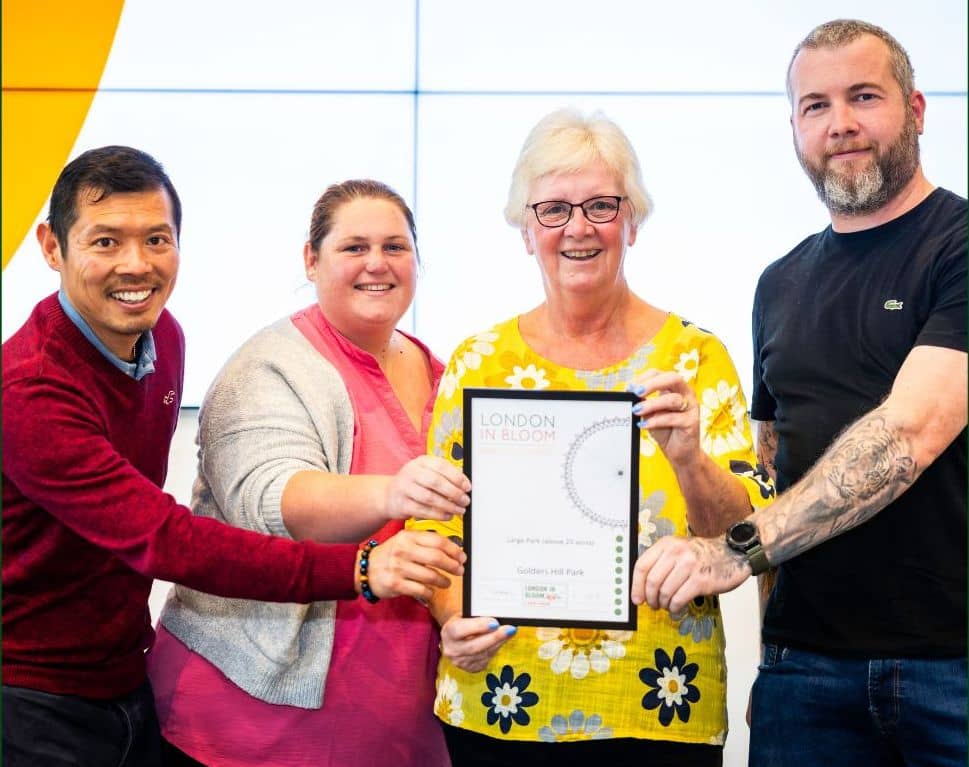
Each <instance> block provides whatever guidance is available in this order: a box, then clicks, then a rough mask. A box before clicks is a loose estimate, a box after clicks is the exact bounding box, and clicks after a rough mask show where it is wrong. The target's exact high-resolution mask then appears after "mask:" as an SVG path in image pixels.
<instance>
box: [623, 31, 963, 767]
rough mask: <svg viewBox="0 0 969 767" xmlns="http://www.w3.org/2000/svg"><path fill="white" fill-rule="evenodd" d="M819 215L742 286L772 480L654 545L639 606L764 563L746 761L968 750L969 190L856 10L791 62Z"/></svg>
mask: <svg viewBox="0 0 969 767" xmlns="http://www.w3.org/2000/svg"><path fill="white" fill-rule="evenodd" d="M787 83H788V95H789V97H790V100H791V105H792V113H791V126H792V128H793V133H794V145H795V149H796V152H797V156H798V159H799V160H800V163H801V166H802V167H803V168H804V170H805V172H806V173H807V175H808V177H809V178H810V179H811V181H812V182H813V183H814V185H815V187H816V189H817V192H818V196H819V197H820V198H821V201H822V202H823V203H824V204H825V206H826V207H827V209H828V211H829V213H830V216H831V226H829V227H828V228H827V229H825V230H824V231H822V232H820V233H818V234H815V235H812V236H811V237H808V238H807V239H806V240H804V241H803V242H802V243H800V244H799V245H798V246H797V247H796V248H794V250H792V251H791V252H790V253H789V254H788V255H786V256H785V257H784V258H782V259H780V260H779V261H777V262H775V263H774V264H772V265H771V266H769V267H768V268H767V269H766V270H765V271H764V273H763V275H762V276H761V278H760V281H759V283H758V286H757V292H756V295H755V299H754V310H753V337H754V392H753V397H752V400H751V417H752V418H753V419H754V420H755V421H757V422H758V454H759V457H760V459H761V461H762V463H763V464H764V466H765V467H767V469H768V471H769V472H770V473H771V474H772V475H773V477H774V479H775V481H776V484H777V489H778V491H780V493H781V495H780V497H779V498H778V500H777V501H776V502H775V503H774V504H773V505H772V506H770V507H768V508H766V509H763V510H761V511H759V512H757V513H755V514H752V515H751V516H750V517H748V518H747V519H746V520H743V521H742V522H740V523H737V524H736V525H734V526H733V527H731V529H730V530H728V531H727V534H726V536H725V537H724V538H721V539H703V538H691V539H675V538H672V537H670V538H666V539H662V540H660V541H659V542H658V543H657V544H656V545H654V546H653V547H651V548H650V549H648V550H647V551H646V553H644V555H643V556H642V557H641V558H640V561H639V562H638V563H637V566H636V574H635V577H634V581H633V601H635V602H642V601H646V602H648V603H649V604H650V605H651V606H653V607H664V608H668V609H670V610H677V609H680V608H681V607H682V606H683V605H685V604H687V603H688V602H689V601H690V600H691V599H692V598H693V597H695V596H698V595H704V594H712V593H722V592H724V591H729V590H731V589H733V588H736V587H737V586H738V585H739V584H740V583H742V582H743V581H744V580H746V578H747V577H749V576H750V575H751V574H754V575H757V574H760V573H762V572H764V571H766V570H767V568H768V566H773V567H776V568H777V580H776V584H775V586H774V589H773V592H772V593H771V595H770V598H769V600H768V603H767V606H766V612H765V615H764V627H763V640H764V658H763V663H762V664H761V667H760V673H759V675H758V678H757V681H756V682H755V684H754V689H753V693H752V706H751V746H750V765H752V766H753V767H763V766H767V765H770V766H773V765H798V766H799V767H803V766H804V765H824V766H825V767H836V766H837V765H851V766H852V767H854V766H855V765H865V766H866V767H880V766H881V765H886V767H887V765H893V766H894V765H914V764H919V765H965V764H966V730H967V720H966V676H967V669H966V620H967V615H966V606H967V598H966V481H967V475H966V444H967V439H966V421H967V406H966V379H967V364H966V359H967V355H966V322H967V320H966V273H967V270H966V264H967V226H966V224H967V212H969V208H967V201H966V200H965V199H964V198H962V197H959V196H957V195H955V194H953V193H952V192H949V191H946V190H944V189H939V188H936V187H934V186H933V185H932V184H931V183H929V181H928V180H927V179H926V178H925V175H924V174H923V172H922V167H921V163H920V159H919V143H918V137H919V134H921V133H922V131H923V127H924V117H925V97H924V95H923V94H922V93H920V92H919V91H917V90H916V89H915V85H914V78H913V74H912V66H911V62H910V61H909V58H908V55H907V54H906V53H905V50H904V49H903V48H902V47H901V45H899V43H898V42H897V41H896V40H895V39H894V38H893V37H892V36H891V35H889V34H888V33H887V32H885V31H884V30H882V29H880V28H879V27H875V26H873V25H870V24H866V23H864V22H859V21H845V20H839V21H833V22H829V23H827V24H822V25H821V26H819V27H817V28H816V29H814V30H813V31H812V32H811V33H810V34H809V35H808V37H807V38H805V39H804V40H803V41H802V42H801V43H800V45H798V47H797V49H796V50H795V53H794V57H793V59H792V60H791V65H790V67H789V69H788V80H787Z"/></svg>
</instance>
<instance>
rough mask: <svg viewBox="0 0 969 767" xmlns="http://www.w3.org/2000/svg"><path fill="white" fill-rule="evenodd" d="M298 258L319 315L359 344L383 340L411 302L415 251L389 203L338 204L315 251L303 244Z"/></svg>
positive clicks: (405, 227)
mask: <svg viewBox="0 0 969 767" xmlns="http://www.w3.org/2000/svg"><path fill="white" fill-rule="evenodd" d="M303 257H304V262H305V265H306V276H307V277H308V278H309V279H310V280H311V281H312V282H315V283H316V294H317V296H318V298H319V302H320V308H321V309H322V310H323V314H324V315H325V316H326V318H327V320H328V321H329V322H330V323H331V324H332V325H333V326H334V327H335V328H336V329H337V330H338V331H340V333H342V334H343V335H345V336H346V337H347V338H349V339H351V340H352V341H354V342H355V343H357V344H358V345H359V346H362V347H367V346H369V345H370V343H371V340H373V339H379V337H382V336H383V337H389V335H390V334H391V333H392V332H393V330H394V327H396V325H397V322H398V321H399V320H400V318H401V317H402V316H403V314H404V312H406V311H407V308H408V307H409V306H410V303H411V301H412V300H413V298H414V291H415V288H416V281H417V249H416V247H415V245H414V238H413V236H412V235H411V231H410V227H409V226H408V224H407V219H406V218H405V217H404V214H403V213H402V212H401V210H400V208H399V207H398V206H397V205H396V204H395V203H393V202H391V201H389V200H385V199H379V198H373V197H358V198H355V199H352V200H350V201H349V202H346V203H343V204H342V205H340V207H339V208H338V209H337V211H336V213H335V215H334V217H333V225H332V227H331V228H330V230H329V231H328V232H327V234H326V236H325V237H324V238H323V239H322V241H321V242H320V247H319V251H318V252H317V251H315V250H313V248H312V246H311V244H310V243H307V244H306V246H305V247H304V250H303Z"/></svg>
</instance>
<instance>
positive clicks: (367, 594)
mask: <svg viewBox="0 0 969 767" xmlns="http://www.w3.org/2000/svg"><path fill="white" fill-rule="evenodd" d="M377 543H378V541H377V539H376V538H371V539H370V540H369V541H367V542H366V543H365V544H364V545H363V546H362V547H361V549H360V596H362V597H363V598H364V599H366V600H367V601H368V602H369V603H370V604H372V605H373V604H376V603H377V602H379V601H380V597H378V596H377V595H376V594H374V593H373V591H372V590H371V589H370V577H369V576H368V575H367V570H368V568H369V565H370V552H371V551H373V550H374V549H375V548H377Z"/></svg>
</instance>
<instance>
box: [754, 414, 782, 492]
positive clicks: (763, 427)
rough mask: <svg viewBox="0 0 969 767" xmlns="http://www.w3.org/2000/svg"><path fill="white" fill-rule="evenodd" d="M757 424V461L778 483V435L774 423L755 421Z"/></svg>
mask: <svg viewBox="0 0 969 767" xmlns="http://www.w3.org/2000/svg"><path fill="white" fill-rule="evenodd" d="M755 423H756V424H757V461H758V463H760V465H761V466H763V467H764V468H765V469H766V470H767V473H768V474H769V475H770V478H771V480H773V481H774V482H777V466H776V465H775V464H774V459H775V458H776V457H777V433H776V432H775V431H774V422H773V421H755Z"/></svg>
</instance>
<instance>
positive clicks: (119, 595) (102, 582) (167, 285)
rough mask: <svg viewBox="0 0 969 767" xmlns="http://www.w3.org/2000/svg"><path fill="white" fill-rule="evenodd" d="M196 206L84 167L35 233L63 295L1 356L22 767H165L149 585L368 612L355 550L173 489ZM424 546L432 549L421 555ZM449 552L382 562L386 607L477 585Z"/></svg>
mask: <svg viewBox="0 0 969 767" xmlns="http://www.w3.org/2000/svg"><path fill="white" fill-rule="evenodd" d="M180 225H181V205H180V202H179V199H178V195H177V193H176V192H175V188H174V187H173V185H172V183H171V181H170V180H169V178H168V176H167V175H166V174H165V172H164V170H163V169H162V167H161V166H160V165H159V164H158V163H157V162H156V161H155V160H154V159H153V158H151V157H150V156H148V155H146V154H145V153H143V152H140V151H138V150H135V149H130V148H128V147H119V146H112V147H104V148H101V149H95V150H92V151H89V152H86V153H84V154H82V155H81V156H80V157H78V158H77V159H76V160H74V161H73V162H71V163H70V164H69V165H68V166H67V167H66V168H65V169H64V170H63V172H62V173H61V175H60V177H59V178H58V180H57V183H56V185H55V187H54V190H53V192H52V195H51V203H50V215H49V217H48V220H47V222H45V223H42V224H40V225H39V226H38V228H37V239H38V241H39V242H40V246H41V250H42V251H43V255H44V258H45V260H46V261H47V263H48V265H49V266H50V267H51V268H52V269H53V270H55V271H57V272H59V273H60V282H61V286H60V291H59V292H58V293H56V294H54V295H51V296H48V297H47V298H45V299H44V300H43V301H41V302H40V303H39V304H37V306H36V307H35V308H34V310H33V313H32V314H31V316H30V318H29V319H28V320H27V322H26V323H25V324H24V325H23V327H21V328H20V329H19V330H18V331H17V332H16V333H15V334H14V335H13V336H11V338H10V339H9V340H8V341H7V342H6V343H4V344H3V568H2V570H3V746H4V759H5V761H6V763H7V765H8V767H15V766H17V765H31V766H32V767H37V765H87V766H88V767H91V766H92V765H93V766H98V765H112V767H114V766H116V765H139V766H140V765H157V764H160V756H159V748H160V747H159V733H158V724H157V720H156V718H155V713H154V702H153V700H152V694H151V688H150V686H149V684H148V682H147V680H146V677H145V661H144V655H145V652H146V651H147V650H148V649H149V648H150V647H151V644H152V641H153V638H154V632H153V630H152V627H151V624H150V620H149V612H148V595H149V592H150V590H151V585H152V579H153V578H162V579H164V580H169V581H174V582H177V583H183V584H185V585H187V586H191V587H192V588H196V589H199V590H202V591H207V592H210V593H213V594H217V595H220V596H226V597H238V598H248V599H261V600H267V601H278V602H311V601H315V600H323V599H352V598H354V597H355V596H356V595H357V594H358V593H359V592H360V582H359V567H358V564H357V563H358V552H357V546H356V545H354V544H328V545H321V544H316V543H311V542H295V541H291V540H287V539H284V538H276V537H272V536H267V535H259V534H257V533H252V532H248V531H244V530H241V529H237V528H234V527H229V526H227V525H223V524H221V523H220V522H217V521H215V520H212V519H208V518H202V517H195V516H192V514H191V512H190V510H189V509H187V508H185V507H183V506H180V505H178V504H177V503H176V502H175V500H174V499H173V498H172V497H171V496H170V495H167V494H165V493H164V492H163V491H162V489H161V488H162V486H163V484H164V482H165V475H166V472H167V468H168V450H169V446H170V443H171V438H172V434H173V432H174V430H175V425H176V422H177V419H178V410H179V403H180V401H181V394H182V373H183V364H184V338H183V336H182V331H181V328H180V327H179V325H178V323H177V322H176V321H175V320H174V318H173V317H172V316H171V315H170V314H169V313H168V312H167V311H166V310H165V308H164V307H165V302H166V301H167V300H168V297H169V295H170V294H171V292H172V288H173V287H174V284H175V277H176V274H177V272H178V261H179V254H178V237H179V230H180ZM418 536H419V537H418ZM463 559H464V555H463V554H462V553H461V551H460V549H458V547H456V546H455V545H454V544H453V543H451V542H450V541H448V540H447V539H445V538H443V537H442V536H438V535H435V534H433V533H429V534H414V533H406V534H400V535H399V536H397V537H395V538H394V539H391V540H390V541H388V542H386V543H385V544H382V545H381V546H379V547H377V548H376V549H374V550H373V551H372V552H371V554H370V562H369V567H370V573H369V580H370V585H371V588H372V591H373V593H374V594H375V595H376V596H378V597H380V596H395V595H400V594H403V595H408V596H413V597H418V598H423V599H426V598H427V597H429V595H430V592H431V587H433V586H446V585H447V580H445V579H444V578H443V577H442V576H441V574H440V573H438V572H437V571H436V570H435V568H438V569H441V570H445V571H447V572H450V573H453V574H460V572H461V571H462V569H463V568H462V567H461V562H462V561H463Z"/></svg>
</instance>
